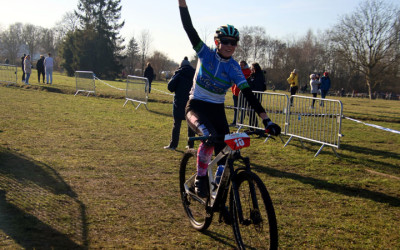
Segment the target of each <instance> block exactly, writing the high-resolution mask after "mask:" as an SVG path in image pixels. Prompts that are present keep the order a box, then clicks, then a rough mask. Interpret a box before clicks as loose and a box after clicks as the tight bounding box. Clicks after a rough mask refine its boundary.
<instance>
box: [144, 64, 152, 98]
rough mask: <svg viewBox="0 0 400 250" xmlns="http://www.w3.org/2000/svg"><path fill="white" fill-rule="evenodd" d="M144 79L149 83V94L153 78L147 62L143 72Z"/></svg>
mask: <svg viewBox="0 0 400 250" xmlns="http://www.w3.org/2000/svg"><path fill="white" fill-rule="evenodd" d="M144 77H146V78H147V80H148V81H149V93H150V92H151V83H152V82H153V78H154V70H153V68H152V67H151V64H150V63H149V62H148V63H147V67H146V69H145V70H144Z"/></svg>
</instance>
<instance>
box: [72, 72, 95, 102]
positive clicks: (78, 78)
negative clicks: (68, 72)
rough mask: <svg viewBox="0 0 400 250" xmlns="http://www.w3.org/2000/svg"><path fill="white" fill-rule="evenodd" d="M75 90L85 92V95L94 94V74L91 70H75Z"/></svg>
mask: <svg viewBox="0 0 400 250" xmlns="http://www.w3.org/2000/svg"><path fill="white" fill-rule="evenodd" d="M75 82H76V92H75V95H77V94H78V93H79V92H86V93H87V96H89V95H90V94H93V95H96V84H95V75H94V73H93V71H75Z"/></svg>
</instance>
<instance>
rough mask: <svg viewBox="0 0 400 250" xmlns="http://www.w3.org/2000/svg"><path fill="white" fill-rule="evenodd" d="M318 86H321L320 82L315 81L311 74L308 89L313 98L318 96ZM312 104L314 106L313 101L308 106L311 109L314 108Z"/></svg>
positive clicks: (315, 78)
mask: <svg viewBox="0 0 400 250" xmlns="http://www.w3.org/2000/svg"><path fill="white" fill-rule="evenodd" d="M320 84H321V82H320V80H319V79H317V76H316V75H315V74H311V75H310V88H311V94H312V96H313V97H314V98H316V97H317V95H318V89H319V85H320ZM314 104H315V99H313V100H312V104H311V106H310V108H311V109H313V108H314Z"/></svg>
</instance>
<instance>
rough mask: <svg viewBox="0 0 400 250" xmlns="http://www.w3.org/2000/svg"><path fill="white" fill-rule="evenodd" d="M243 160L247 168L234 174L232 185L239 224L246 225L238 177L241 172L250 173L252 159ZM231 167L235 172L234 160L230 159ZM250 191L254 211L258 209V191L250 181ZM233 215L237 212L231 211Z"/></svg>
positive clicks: (237, 170)
mask: <svg viewBox="0 0 400 250" xmlns="http://www.w3.org/2000/svg"><path fill="white" fill-rule="evenodd" d="M241 159H242V160H243V163H244V164H245V166H244V167H243V168H238V169H236V170H235V171H234V172H233V175H232V181H231V183H232V185H231V191H232V192H233V205H234V206H235V208H236V213H237V217H238V218H239V223H240V224H243V223H244V221H245V220H244V217H243V210H242V203H241V201H240V196H239V187H238V184H237V175H238V173H239V171H249V172H250V159H249V158H248V157H241ZM228 162H229V166H230V168H232V169H231V170H233V160H232V159H228ZM248 185H249V189H250V196H251V199H252V204H253V208H252V209H253V210H254V209H257V208H258V201H257V196H256V189H255V187H254V183H253V182H251V181H248ZM230 212H231V213H233V212H235V211H230Z"/></svg>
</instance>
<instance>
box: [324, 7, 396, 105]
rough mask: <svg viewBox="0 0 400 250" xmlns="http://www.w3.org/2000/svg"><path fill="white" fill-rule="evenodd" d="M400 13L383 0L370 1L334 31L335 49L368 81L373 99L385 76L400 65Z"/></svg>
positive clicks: (342, 21)
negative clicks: (384, 74)
mask: <svg viewBox="0 0 400 250" xmlns="http://www.w3.org/2000/svg"><path fill="white" fill-rule="evenodd" d="M399 14H400V12H399V9H398V8H396V7H394V6H393V5H391V4H389V3H387V2H385V1H382V0H367V1H365V2H363V3H361V4H360V5H359V7H358V8H357V10H356V11H355V12H354V13H352V14H349V15H345V16H344V17H343V18H342V19H341V20H340V22H339V23H338V24H337V25H336V26H335V27H334V28H333V29H332V31H331V34H330V37H331V43H332V46H333V48H334V49H335V51H336V53H337V54H338V55H340V57H341V59H342V60H345V61H347V62H348V63H349V64H350V65H351V67H352V69H353V71H354V73H360V74H362V75H363V76H364V77H365V84H366V86H367V88H368V93H369V97H370V98H372V90H373V89H374V88H375V87H376V86H377V84H379V83H382V75H383V73H384V72H385V71H386V70H387V69H389V68H391V67H392V66H393V65H394V64H397V65H398V63H399V60H400V57H399V53H398V50H397V52H395V53H393V51H396V49H395V48H394V47H395V46H398V37H399V33H398V26H397V25H398V22H399Z"/></svg>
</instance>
